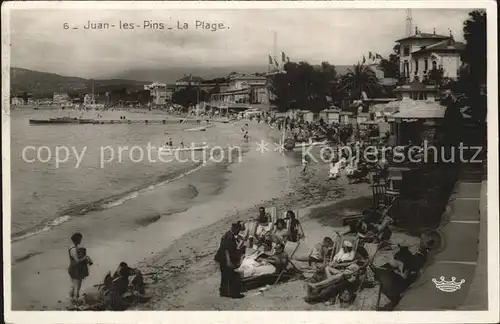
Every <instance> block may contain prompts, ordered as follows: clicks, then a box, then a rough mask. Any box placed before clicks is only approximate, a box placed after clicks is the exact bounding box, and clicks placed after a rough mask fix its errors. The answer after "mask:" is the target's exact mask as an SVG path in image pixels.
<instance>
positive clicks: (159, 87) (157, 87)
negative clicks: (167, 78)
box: [144, 82, 172, 105]
mask: <svg viewBox="0 0 500 324" xmlns="http://www.w3.org/2000/svg"><path fill="white" fill-rule="evenodd" d="M144 90H149V93H150V94H151V97H153V104H154V105H166V104H167V102H168V101H170V100H171V99H172V91H169V89H168V87H167V85H166V84H165V83H158V82H154V83H152V84H147V85H145V86H144Z"/></svg>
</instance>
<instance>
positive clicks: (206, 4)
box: [1, 0, 500, 324]
mask: <svg viewBox="0 0 500 324" xmlns="http://www.w3.org/2000/svg"><path fill="white" fill-rule="evenodd" d="M50 8H54V9H56V8H57V9H90V8H92V9H96V10H102V9H120V10H137V9H155V10H161V9H185V10H203V9H273V8H280V9H284V8H294V9H298V8H301V9H308V8H310V9H313V8H314V9H318V8H325V9H334V8H335V9H348V8H373V9H376V8H384V9H389V8H470V9H473V8H485V9H486V10H487V19H488V20H487V24H488V36H487V37H488V107H489V109H488V272H487V273H488V303H489V311H433V312H424V311H422V312H411V311H398V312H374V311H371V312H369V311H358V312H345V311H340V312H338V311H331V312H330V311H327V312H311V311H308V312H306V311H298V312H280V313H277V312H245V313H244V315H243V314H242V313H241V312H231V311H228V312H211V311H210V312H188V311H186V312H160V311H157V312H134V311H128V312H64V311H44V312H40V311H11V310H10V309H11V305H10V304H9V301H10V299H11V298H10V296H11V287H10V286H11V280H10V278H11V274H10V270H11V269H10V264H11V261H10V213H11V206H10V190H7V188H10V180H11V179H10V120H9V116H8V114H6V113H5V112H4V110H5V111H7V109H8V107H9V89H10V69H9V67H10V47H9V45H8V44H10V39H9V38H10V33H9V27H8V26H10V24H9V23H10V20H9V18H10V17H9V13H10V10H12V9H50ZM1 24H2V176H3V177H2V181H3V198H4V199H3V215H4V217H3V238H4V239H3V247H4V249H3V251H4V260H3V264H4V269H3V270H4V287H5V290H4V291H5V293H4V297H6V298H4V309H5V322H7V323H24V322H29V323H31V322H33V323H61V322H63V323H96V322H98V323H115V322H120V323H141V322H144V321H145V320H146V319H147V321H148V322H150V321H154V322H158V323H160V322H172V321H174V322H183V323H196V322H199V321H206V322H213V323H231V322H233V321H234V322H239V323H241V324H243V323H258V322H267V321H271V322H276V323H280V322H285V321H286V322H287V323H329V322H332V320H334V321H335V322H338V323H363V322H370V323H412V322H413V323H414V322H420V323H485V322H489V323H496V322H498V321H499V313H500V312H499V295H500V292H499V278H498V273H499V268H500V267H499V241H498V236H499V232H498V225H499V219H498V198H497V197H498V124H497V120H498V115H497V114H498V110H497V107H498V95H497V81H498V75H497V71H498V67H497V58H498V55H497V10H496V2H494V1H481V0H477V1H456V0H455V1H369V2H362V1H341V2H326V1H322V2H319V1H318V2H316V1H307V2H298V1H293V2H279V1H273V2H260V1H259V2H250V1H248V2H212V1H200V2H178V1H175V2H173V1H172V2H149V1H148V2H146V1H144V2H142V1H141V2H125V1H124V2H109V1H102V2H101V1H99V2H97V1H92V2H84V1H78V2H76V1H68V2H56V1H54V2H46V1H45V2H4V3H2V19H1Z"/></svg>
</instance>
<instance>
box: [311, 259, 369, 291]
mask: <svg viewBox="0 0 500 324" xmlns="http://www.w3.org/2000/svg"><path fill="white" fill-rule="evenodd" d="M363 264H364V262H363V261H358V262H353V263H351V264H350V265H349V266H347V267H345V268H343V269H334V271H333V272H330V273H327V278H326V279H324V280H322V281H320V282H316V283H308V284H307V285H308V289H322V288H326V287H328V286H330V285H332V284H334V283H337V282H340V281H341V280H348V281H350V282H352V281H354V280H355V279H356V273H357V272H358V271H359V270H360V269H361V267H362V266H363Z"/></svg>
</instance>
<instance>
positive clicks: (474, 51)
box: [460, 10, 487, 121]
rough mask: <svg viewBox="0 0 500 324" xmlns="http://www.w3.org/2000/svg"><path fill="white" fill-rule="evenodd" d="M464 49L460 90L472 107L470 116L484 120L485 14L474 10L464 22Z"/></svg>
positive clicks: (482, 11) (485, 74)
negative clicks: (463, 68) (464, 67)
mask: <svg viewBox="0 0 500 324" xmlns="http://www.w3.org/2000/svg"><path fill="white" fill-rule="evenodd" d="M463 32H464V39H465V42H466V44H465V49H464V50H463V52H462V55H461V58H462V61H463V62H464V64H465V65H466V66H467V68H466V70H463V71H461V72H462V75H461V78H460V82H461V83H462V86H461V88H463V89H464V90H465V95H466V96H467V98H468V102H469V104H470V105H471V106H472V108H473V109H472V115H473V117H474V118H475V119H477V120H480V121H484V120H485V119H486V96H484V95H483V94H482V88H483V87H484V86H485V85H486V76H487V72H486V71H487V70H486V69H487V64H486V47H487V46H486V12H485V11H484V10H474V11H471V12H470V13H469V18H468V19H467V20H466V21H465V22H464V28H463Z"/></svg>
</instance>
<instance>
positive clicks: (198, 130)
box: [184, 124, 215, 132]
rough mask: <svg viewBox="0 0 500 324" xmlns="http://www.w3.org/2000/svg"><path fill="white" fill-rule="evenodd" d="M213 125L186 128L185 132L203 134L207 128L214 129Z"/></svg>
mask: <svg viewBox="0 0 500 324" xmlns="http://www.w3.org/2000/svg"><path fill="white" fill-rule="evenodd" d="M214 126H215V125H213V124H212V125H207V126H200V127H194V128H188V129H185V130H184V131H185V132H204V131H206V130H207V128H210V127H214Z"/></svg>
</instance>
